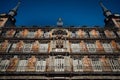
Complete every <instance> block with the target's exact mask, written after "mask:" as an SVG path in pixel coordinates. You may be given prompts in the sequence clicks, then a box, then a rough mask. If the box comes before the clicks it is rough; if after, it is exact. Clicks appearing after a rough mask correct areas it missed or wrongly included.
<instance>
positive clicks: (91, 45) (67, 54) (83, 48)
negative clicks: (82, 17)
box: [0, 2, 120, 80]
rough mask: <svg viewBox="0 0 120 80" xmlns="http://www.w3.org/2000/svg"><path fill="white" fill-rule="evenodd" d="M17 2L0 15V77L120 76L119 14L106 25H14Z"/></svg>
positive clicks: (108, 17) (109, 16)
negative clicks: (7, 11)
mask: <svg viewBox="0 0 120 80" xmlns="http://www.w3.org/2000/svg"><path fill="white" fill-rule="evenodd" d="M19 5H20V2H18V4H17V5H16V6H15V8H13V9H12V10H10V12H9V13H8V14H0V79H40V80H42V79H43V80H51V79H58V80H62V79H63V80H65V79H68V80H69V79H70V80H75V79H78V80H80V79H85V80H86V79H120V29H119V28H120V15H118V14H112V13H111V12H110V11H109V10H108V9H107V8H106V7H105V6H104V5H103V4H102V2H100V5H101V8H102V10H103V13H104V15H105V17H106V19H105V27H104V28H102V27H91V28H90V27H68V28H64V25H63V21H62V19H61V18H59V19H58V21H57V27H54V28H53V27H52V26H51V27H16V25H15V18H14V16H15V15H16V14H17V10H18V7H19Z"/></svg>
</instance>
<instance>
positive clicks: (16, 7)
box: [8, 0, 21, 17]
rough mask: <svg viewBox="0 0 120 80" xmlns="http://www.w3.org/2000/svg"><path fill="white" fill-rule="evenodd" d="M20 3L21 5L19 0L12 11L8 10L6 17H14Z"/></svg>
mask: <svg viewBox="0 0 120 80" xmlns="http://www.w3.org/2000/svg"><path fill="white" fill-rule="evenodd" d="M20 3H21V1H20V0H19V1H18V3H17V5H16V6H15V7H14V8H13V9H12V10H10V12H9V13H8V15H10V16H12V17H14V16H16V14H17V10H18V8H19V6H20Z"/></svg>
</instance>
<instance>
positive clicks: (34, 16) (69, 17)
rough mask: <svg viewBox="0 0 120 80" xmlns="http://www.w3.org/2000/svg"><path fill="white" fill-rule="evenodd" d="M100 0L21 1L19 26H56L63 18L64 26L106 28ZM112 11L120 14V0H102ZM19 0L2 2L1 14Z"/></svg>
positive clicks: (17, 22)
mask: <svg viewBox="0 0 120 80" xmlns="http://www.w3.org/2000/svg"><path fill="white" fill-rule="evenodd" d="M99 1H100V0H21V4H20V7H19V9H18V14H17V16H16V17H15V18H16V25H17V26H33V25H37V26H46V25H51V26H53V25H56V22H57V19H58V18H59V17H61V18H62V19H63V22H64V26H73V25H74V26H84V25H86V26H90V27H91V26H96V25H97V26H104V19H105V17H104V16H103V12H102V9H101V7H100V5H99ZM102 1H103V4H104V5H105V6H106V7H107V8H108V9H109V10H111V11H112V13H119V14H120V6H119V4H120V0H102ZM17 2H18V0H2V1H0V13H8V12H9V10H10V9H12V8H13V7H14V6H15V5H16V4H17Z"/></svg>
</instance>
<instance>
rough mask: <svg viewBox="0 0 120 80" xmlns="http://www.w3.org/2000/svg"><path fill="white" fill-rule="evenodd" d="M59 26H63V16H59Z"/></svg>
mask: <svg viewBox="0 0 120 80" xmlns="http://www.w3.org/2000/svg"><path fill="white" fill-rule="evenodd" d="M57 26H63V21H62V18H58V21H57Z"/></svg>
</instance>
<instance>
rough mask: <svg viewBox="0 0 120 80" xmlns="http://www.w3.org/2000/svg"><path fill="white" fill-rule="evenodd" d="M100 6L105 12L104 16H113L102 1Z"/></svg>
mask: <svg viewBox="0 0 120 80" xmlns="http://www.w3.org/2000/svg"><path fill="white" fill-rule="evenodd" d="M100 6H101V8H102V10H103V13H104V16H105V17H108V16H110V15H112V13H111V11H110V10H108V9H107V8H106V7H105V6H104V5H103V3H102V1H101V0H100Z"/></svg>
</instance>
